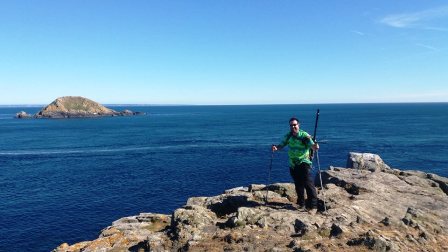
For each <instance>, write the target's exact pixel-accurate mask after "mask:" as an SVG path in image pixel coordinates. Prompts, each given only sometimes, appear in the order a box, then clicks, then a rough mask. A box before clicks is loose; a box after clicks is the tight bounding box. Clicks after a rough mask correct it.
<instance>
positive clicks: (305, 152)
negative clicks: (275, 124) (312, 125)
mask: <svg viewBox="0 0 448 252" xmlns="http://www.w3.org/2000/svg"><path fill="white" fill-rule="evenodd" d="M289 128H290V131H289V132H288V133H287V134H286V135H285V136H284V138H283V140H282V142H281V143H280V144H278V145H272V151H277V150H281V149H282V148H284V147H286V146H288V157H289V172H290V174H291V177H292V178H293V180H294V184H295V188H296V193H297V204H298V205H299V207H300V208H302V209H303V208H304V207H307V208H308V209H309V210H310V212H311V213H316V211H317V191H316V187H315V186H314V183H313V180H312V178H311V165H312V161H311V160H310V149H312V150H314V151H317V150H318V149H319V145H318V144H317V143H315V142H314V141H313V140H312V139H311V136H310V135H309V134H308V133H307V132H305V131H303V130H301V129H300V122H299V119H297V118H295V117H293V118H291V119H289ZM305 189H306V195H307V202H306V204H305V197H304V191H305Z"/></svg>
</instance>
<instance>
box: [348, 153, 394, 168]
mask: <svg viewBox="0 0 448 252" xmlns="http://www.w3.org/2000/svg"><path fill="white" fill-rule="evenodd" d="M347 168H353V169H357V170H368V171H384V170H389V169H390V167H389V166H388V165H386V164H385V163H384V161H383V160H382V159H381V157H380V156H378V155H376V154H372V153H357V152H350V153H349V154H348V159H347Z"/></svg>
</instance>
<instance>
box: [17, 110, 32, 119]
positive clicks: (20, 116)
mask: <svg viewBox="0 0 448 252" xmlns="http://www.w3.org/2000/svg"><path fill="white" fill-rule="evenodd" d="M32 117H33V116H32V115H30V114H27V113H26V112H25V111H20V112H19V113H17V114H16V118H19V119H28V118H32Z"/></svg>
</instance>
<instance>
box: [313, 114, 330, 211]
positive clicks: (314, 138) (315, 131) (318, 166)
mask: <svg viewBox="0 0 448 252" xmlns="http://www.w3.org/2000/svg"><path fill="white" fill-rule="evenodd" d="M319 112H320V111H319V109H317V112H316V122H315V124H314V134H313V142H316V134H317V123H318V122H319ZM316 157H317V168H318V172H319V181H320V187H321V188H322V196H323V200H324V210H325V213H327V205H326V203H325V190H324V186H323V184H322V173H321V170H320V161H319V151H316ZM313 158H314V152H313V150H312V149H311V152H310V159H311V161H312V160H313Z"/></svg>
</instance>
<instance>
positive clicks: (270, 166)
mask: <svg viewBox="0 0 448 252" xmlns="http://www.w3.org/2000/svg"><path fill="white" fill-rule="evenodd" d="M272 160H274V151H272V152H271V162H270V164H269V175H268V183H267V184H266V200H265V205H267V204H268V193H269V190H268V185H269V184H270V183H271V170H272Z"/></svg>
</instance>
